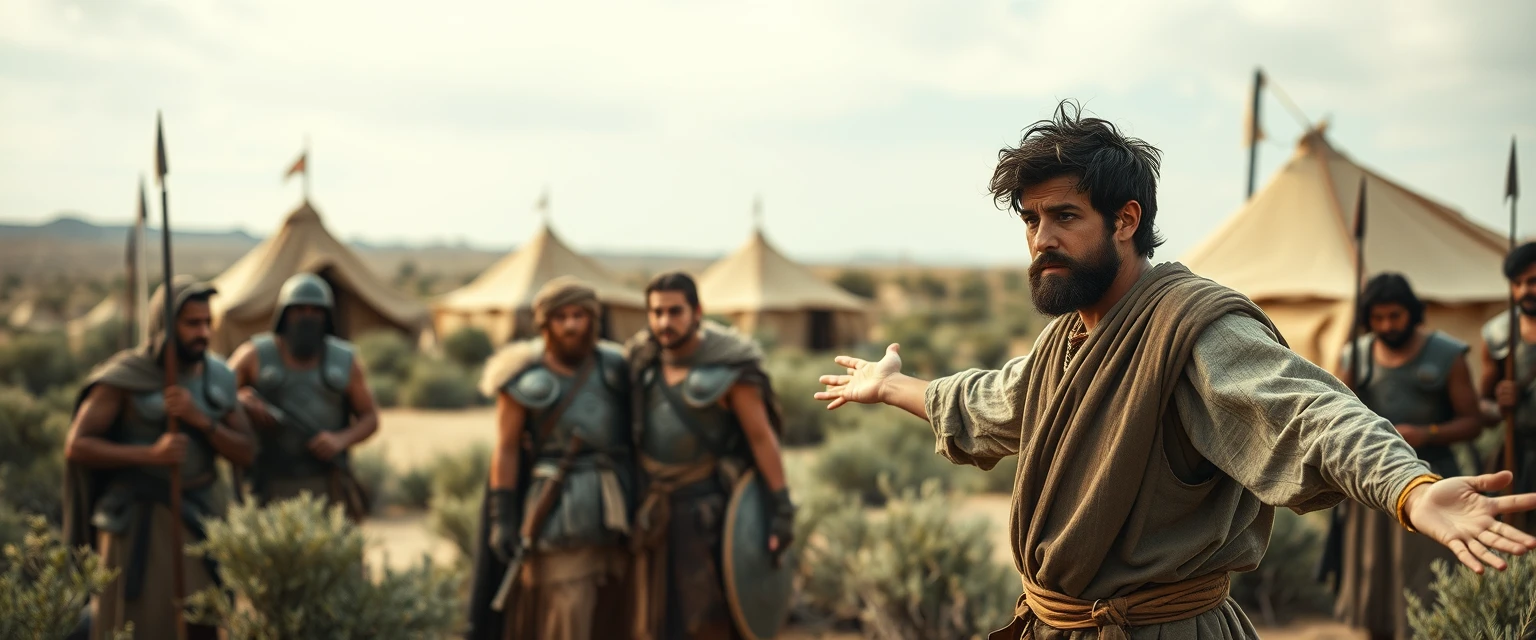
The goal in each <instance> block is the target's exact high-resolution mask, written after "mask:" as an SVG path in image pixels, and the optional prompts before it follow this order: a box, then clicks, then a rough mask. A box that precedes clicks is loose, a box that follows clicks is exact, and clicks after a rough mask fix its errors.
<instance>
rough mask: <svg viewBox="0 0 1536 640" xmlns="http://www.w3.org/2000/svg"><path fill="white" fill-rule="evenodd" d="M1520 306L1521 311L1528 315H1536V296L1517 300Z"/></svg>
mask: <svg viewBox="0 0 1536 640" xmlns="http://www.w3.org/2000/svg"><path fill="white" fill-rule="evenodd" d="M1516 304H1517V305H1518V306H1519V307H1520V313H1521V314H1522V315H1527V316H1536V296H1526V297H1524V298H1521V299H1519V300H1517V301H1516Z"/></svg>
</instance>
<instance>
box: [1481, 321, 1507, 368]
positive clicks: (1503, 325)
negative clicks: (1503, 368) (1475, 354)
mask: <svg viewBox="0 0 1536 640" xmlns="http://www.w3.org/2000/svg"><path fill="white" fill-rule="evenodd" d="M1482 334H1483V342H1484V343H1486V344H1487V345H1488V355H1490V356H1493V359H1494V360H1503V359H1504V356H1507V355H1509V314H1508V313H1501V314H1499V315H1496V316H1494V317H1493V318H1492V319H1490V320H1488V322H1486V323H1484V324H1483V330H1482Z"/></svg>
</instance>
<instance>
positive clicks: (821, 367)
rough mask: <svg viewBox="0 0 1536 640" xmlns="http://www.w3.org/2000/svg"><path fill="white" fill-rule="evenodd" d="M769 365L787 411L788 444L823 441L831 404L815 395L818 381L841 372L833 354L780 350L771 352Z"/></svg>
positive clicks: (781, 405)
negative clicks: (835, 363) (823, 376)
mask: <svg viewBox="0 0 1536 640" xmlns="http://www.w3.org/2000/svg"><path fill="white" fill-rule="evenodd" d="M765 368H766V369H767V372H768V377H769V378H770V379H772V380H773V390H774V392H775V393H776V394H777V395H778V397H779V408H780V410H782V411H783V414H784V433H783V435H782V436H781V437H780V438H779V440H780V442H782V443H783V444H784V445H786V446H802V445H812V444H819V443H820V442H821V441H822V440H824V439H826V429H825V426H824V423H825V422H826V420H827V419H828V417H829V415H830V414H828V412H827V403H825V402H822V401H819V400H817V399H815V398H813V397H811V396H812V395H814V394H815V393H816V392H817V391H821V390H822V388H823V387H822V385H821V384H820V383H818V382H817V380H818V379H819V378H820V377H821V376H822V375H823V374H827V373H841V371H840V370H838V369H837V367H836V366H835V365H833V364H832V356H831V355H829V354H806V353H804V352H801V351H792V350H788V349H779V350H778V351H775V352H773V353H771V354H769V355H768V359H767V362H766V363H765Z"/></svg>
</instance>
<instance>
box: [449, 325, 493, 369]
mask: <svg viewBox="0 0 1536 640" xmlns="http://www.w3.org/2000/svg"><path fill="white" fill-rule="evenodd" d="M494 351H495V348H494V347H492V346H491V337H490V336H488V335H486V333H485V331H483V330H481V329H480V328H478V327H461V328H459V329H458V330H457V331H454V332H453V333H450V334H448V337H447V338H444V339H443V354H444V355H447V356H448V359H449V360H452V361H453V362H456V363H458V365H459V366H461V367H464V368H466V369H473V368H475V367H478V366H480V365H482V364H485V359H486V358H489V357H491V353H492V352H494Z"/></svg>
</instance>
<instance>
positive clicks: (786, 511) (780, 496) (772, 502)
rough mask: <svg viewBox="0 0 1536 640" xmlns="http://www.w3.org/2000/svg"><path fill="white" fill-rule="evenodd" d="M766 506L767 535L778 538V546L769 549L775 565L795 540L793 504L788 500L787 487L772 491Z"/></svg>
mask: <svg viewBox="0 0 1536 640" xmlns="http://www.w3.org/2000/svg"><path fill="white" fill-rule="evenodd" d="M768 508H769V513H768V535H769V536H771V537H776V538H778V539H779V548H778V549H777V550H770V551H769V553H771V554H772V555H773V563H774V565H775V566H777V565H778V564H779V563H780V562H782V561H783V558H784V553H785V552H787V551H789V547H790V545H792V544H794V542H795V504H794V503H793V502H790V501H789V487H784V488H783V489H779V490H778V491H775V492H773V494H772V495H771V496H770V497H769V500H768Z"/></svg>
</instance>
